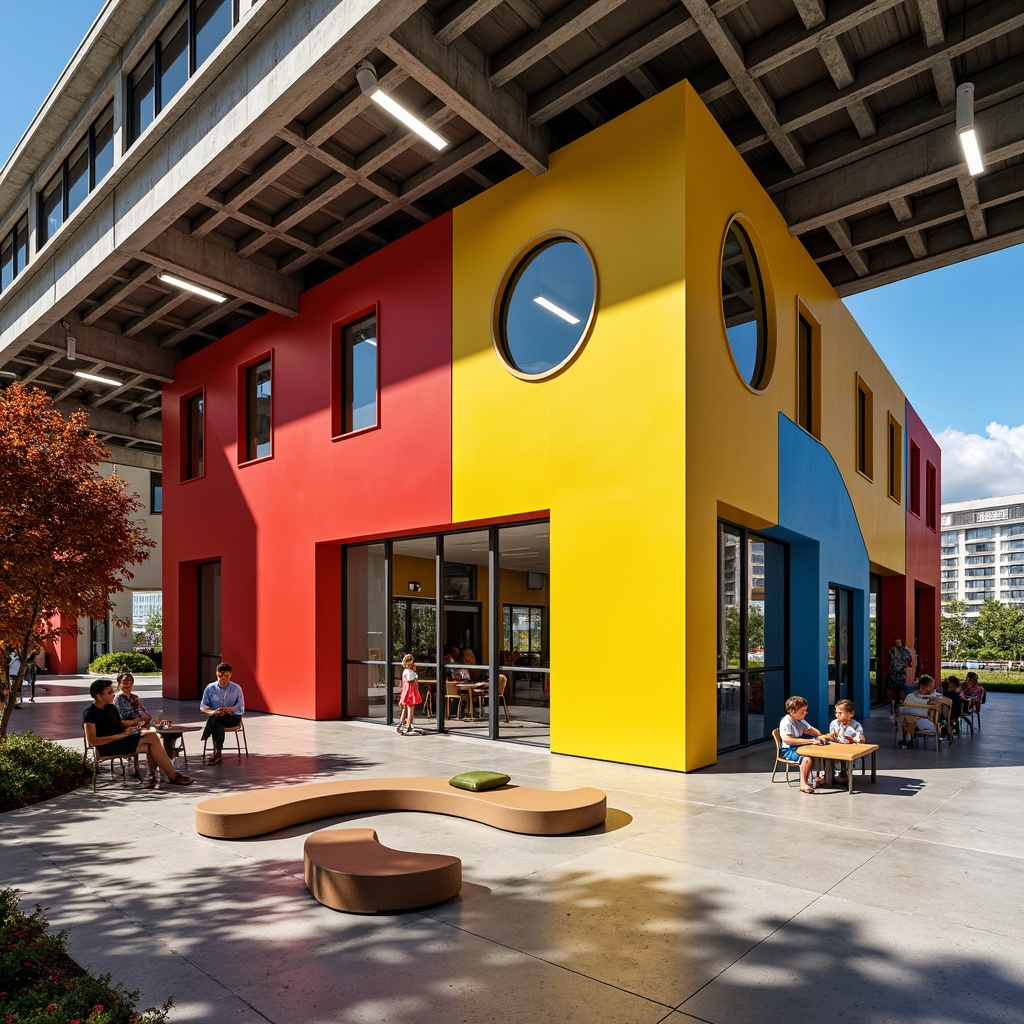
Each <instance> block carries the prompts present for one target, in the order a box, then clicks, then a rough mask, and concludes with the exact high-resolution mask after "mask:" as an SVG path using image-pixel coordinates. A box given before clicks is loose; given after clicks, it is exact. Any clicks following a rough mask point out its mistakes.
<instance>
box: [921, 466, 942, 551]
mask: <svg viewBox="0 0 1024 1024" xmlns="http://www.w3.org/2000/svg"><path fill="white" fill-rule="evenodd" d="M924 481H925V485H924V486H925V492H924V494H925V525H926V526H927V527H928V529H929V530H931V531H932V533H936V532H937V531H938V528H939V522H938V520H939V471H938V468H937V467H936V465H935V463H933V462H932V461H931V460H930V459H926V460H925V469H924Z"/></svg>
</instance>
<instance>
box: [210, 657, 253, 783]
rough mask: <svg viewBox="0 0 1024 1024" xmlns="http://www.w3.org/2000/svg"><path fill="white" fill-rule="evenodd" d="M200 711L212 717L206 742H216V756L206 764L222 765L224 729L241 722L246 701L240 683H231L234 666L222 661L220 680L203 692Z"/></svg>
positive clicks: (219, 669) (218, 677) (214, 743)
mask: <svg viewBox="0 0 1024 1024" xmlns="http://www.w3.org/2000/svg"><path fill="white" fill-rule="evenodd" d="M199 710H200V711H202V713H203V714H204V715H209V719H208V720H207V722H206V728H205V729H204V730H203V740H204V741H205V740H206V739H207V737H209V738H210V739H212V740H213V753H212V754H210V755H209V757H207V759H206V763H207V764H220V763H221V748H222V747H223V746H224V730H225V729H233V728H234V727H235V726H237V725H238V724H239V723H240V722H241V721H242V715H243V713H244V712H245V698H244V697H243V696H242V688H241V687H240V686H239V685H238V683H233V682H232V681H231V666H230V665H229V664H228V663H227V662H226V661H222V662H221V663H220V664H219V665H218V666H217V681H216V682H215V683H210V685H209V686H207V688H206V689H205V690H203V700H202V703H201V704H200V705H199Z"/></svg>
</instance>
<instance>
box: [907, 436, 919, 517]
mask: <svg viewBox="0 0 1024 1024" xmlns="http://www.w3.org/2000/svg"><path fill="white" fill-rule="evenodd" d="M907 511H908V512H911V513H913V515H915V516H917V517H918V519H920V518H921V449H920V448H919V447H918V445H917V443H916V442H915V441H913V440H911V442H910V459H909V466H908V467H907Z"/></svg>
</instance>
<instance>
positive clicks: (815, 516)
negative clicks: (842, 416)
mask: <svg viewBox="0 0 1024 1024" xmlns="http://www.w3.org/2000/svg"><path fill="white" fill-rule="evenodd" d="M764 532H765V533H767V534H768V535H769V536H772V537H778V538H779V539H780V540H784V541H786V542H787V543H788V544H789V545H790V549H789V551H790V560H789V572H790V574H789V590H790V600H789V610H790V619H789V637H790V656H789V664H790V679H789V692H790V693H791V694H799V695H800V696H801V697H805V698H806V699H807V700H808V702H809V703H810V711H809V712H808V716H807V720H808V722H810V723H811V724H812V725H816V726H818V727H819V728H821V729H825V728H827V726H828V721H829V719H828V717H827V716H828V711H829V706H828V590H829V585H830V584H831V585H834V586H840V587H845V588H847V589H849V590H852V591H853V592H854V593H853V623H852V637H853V639H852V646H853V652H854V657H855V659H856V663H855V666H854V679H853V694H854V698H853V699H854V701H855V702H856V704H857V717H858V718H859V719H864V718H867V717H868V712H869V708H868V700H869V693H868V654H869V652H868V586H869V569H868V553H867V547H866V546H865V544H864V537H863V535H862V534H861V530H860V523H859V522H858V521H857V516H856V513H855V512H854V508H853V502H852V501H851V500H850V495H849V492H848V491H847V490H846V484H845V483H844V482H843V478H842V475H841V474H840V472H839V469H838V468H837V466H836V464H835V461H834V460H833V458H832V456H831V454H830V453H829V451H828V449H826V448H825V447H824V446H823V445H822V444H821V443H820V442H818V441H816V440H815V439H814V438H813V437H812V436H811V435H810V434H808V433H807V432H806V431H804V430H802V429H801V428H800V427H798V426H797V425H796V424H795V423H793V422H792V421H791V420H789V419H788V418H787V417H785V416H783V415H781V414H780V415H779V519H778V526H775V527H773V528H771V529H770V530H766V531H764ZM765 713H766V715H767V714H768V709H767V707H766V708H765ZM780 717H781V712H780Z"/></svg>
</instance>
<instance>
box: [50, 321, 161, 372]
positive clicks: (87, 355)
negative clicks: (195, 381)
mask: <svg viewBox="0 0 1024 1024" xmlns="http://www.w3.org/2000/svg"><path fill="white" fill-rule="evenodd" d="M68 323H69V325H70V330H67V331H65V330H64V328H63V327H61V326H60V324H58V325H57V326H55V327H50V328H49V329H48V330H47V331H46V333H45V334H43V335H42V336H41V337H39V338H37V339H36V344H37V345H39V346H40V347H41V348H46V349H49V350H50V351H51V352H66V351H67V347H68V346H67V336H68V335H69V334H70V335H71V336H72V337H73V338H74V339H75V354H76V357H77V358H78V359H81V360H82V361H83V362H87V361H92V362H96V363H103V364H104V365H105V366H109V367H112V368H113V369H115V370H124V371H125V372H126V373H142V374H145V375H146V376H147V377H155V378H156V379H157V380H160V381H164V382H165V383H169V382H170V381H172V380H174V364H175V362H176V361H177V358H176V356H175V355H173V354H172V353H171V352H168V351H167V350H165V349H159V348H156V347H155V346H154V345H150V344H147V343H146V342H144V341H137V340H136V339H134V338H126V337H124V336H123V335H121V334H115V333H114V332H113V331H105V330H103V329H102V328H101V327H94V326H92V325H91V324H85V323H82V322H81V321H80V320H69V321H68Z"/></svg>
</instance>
